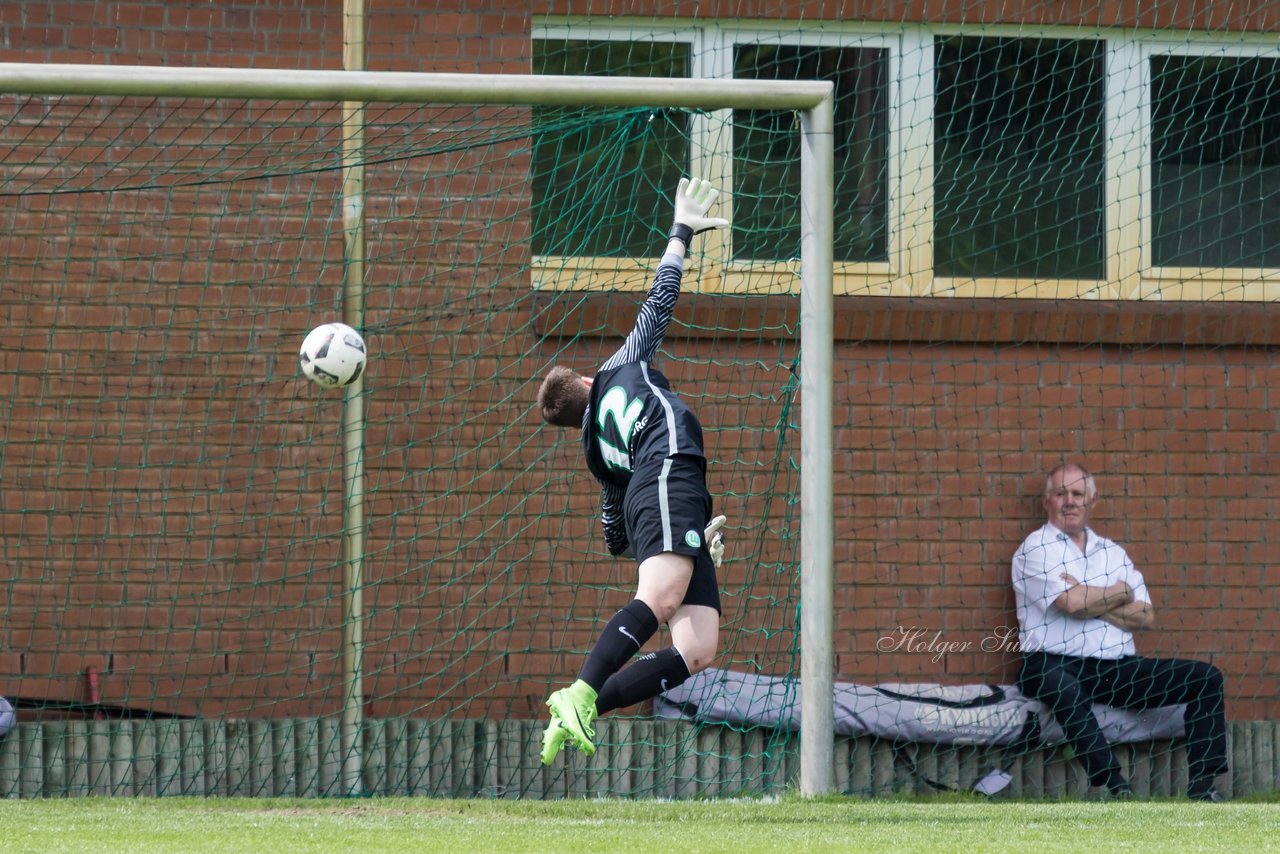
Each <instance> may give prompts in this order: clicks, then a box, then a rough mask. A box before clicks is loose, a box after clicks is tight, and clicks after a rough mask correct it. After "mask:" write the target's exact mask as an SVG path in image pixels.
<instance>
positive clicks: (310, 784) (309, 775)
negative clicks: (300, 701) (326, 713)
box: [293, 718, 322, 798]
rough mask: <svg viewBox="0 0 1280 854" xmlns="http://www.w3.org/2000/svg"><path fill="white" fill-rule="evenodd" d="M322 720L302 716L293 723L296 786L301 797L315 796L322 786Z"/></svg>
mask: <svg viewBox="0 0 1280 854" xmlns="http://www.w3.org/2000/svg"><path fill="white" fill-rule="evenodd" d="M319 737H320V721H319V720H318V719H316V718H300V719H298V720H296V721H294V724H293V773H294V788H295V790H296V791H297V794H298V797H300V798H315V797H319V796H320V794H321V793H322V789H321V788H320V738H319Z"/></svg>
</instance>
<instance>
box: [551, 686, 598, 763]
mask: <svg viewBox="0 0 1280 854" xmlns="http://www.w3.org/2000/svg"><path fill="white" fill-rule="evenodd" d="M547 708H549V709H551V715H552V717H553V718H559V719H560V726H562V727H564V729H565V730H567V731H568V733H569V738H570V739H572V740H573V743H574V744H575V745H576V746H577V748H578V749H579V750H581V751H582V752H583V753H584V754H585V755H587V756H591V755H592V754H594V753H595V752H596V746H595V744H593V741H594V740H595V737H596V731H595V730H594V729H592V728H591V722H592V721H594V720H595V719H596V692H595V690H594V689H592V687H591V686H590V685H588V684H587V683H586V682H583V681H582V680H581V679H579V680H578V681H577V682H574V683H573V684H572V685H570V686H569V687H568V688H561V689H560V690H559V691H556V692H555V693H554V694H552V695H551V696H550V697H548V698H547ZM544 744H545V736H544ZM544 755H545V747H544Z"/></svg>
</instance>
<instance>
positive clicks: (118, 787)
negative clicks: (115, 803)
mask: <svg viewBox="0 0 1280 854" xmlns="http://www.w3.org/2000/svg"><path fill="white" fill-rule="evenodd" d="M107 738H108V740H109V744H108V746H107V751H108V756H107V764H108V767H109V770H110V784H111V794H112V795H119V796H125V797H127V796H129V795H132V794H133V792H134V783H133V758H134V752H135V750H134V746H133V724H132V722H131V721H128V720H118V721H112V722H111V726H110V727H109V728H108V731H107Z"/></svg>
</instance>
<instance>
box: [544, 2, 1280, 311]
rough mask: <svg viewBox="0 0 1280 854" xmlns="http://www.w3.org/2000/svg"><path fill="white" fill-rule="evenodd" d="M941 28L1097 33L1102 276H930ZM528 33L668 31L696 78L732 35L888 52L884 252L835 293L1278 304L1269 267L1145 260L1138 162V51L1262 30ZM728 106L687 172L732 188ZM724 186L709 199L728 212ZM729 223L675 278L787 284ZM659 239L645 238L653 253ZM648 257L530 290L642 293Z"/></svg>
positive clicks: (582, 23) (1147, 85)
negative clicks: (743, 246) (686, 50)
mask: <svg viewBox="0 0 1280 854" xmlns="http://www.w3.org/2000/svg"><path fill="white" fill-rule="evenodd" d="M952 35H967V36H991V37H1008V38H1045V39H1087V40H1100V41H1102V42H1103V52H1104V57H1105V70H1104V75H1105V87H1106V88H1105V95H1104V104H1105V106H1104V115H1103V132H1104V134H1105V143H1104V145H1105V152H1104V174H1103V199H1104V201H1103V204H1104V208H1105V211H1104V217H1103V229H1104V235H1103V241H1104V244H1103V245H1104V251H1105V253H1106V257H1105V278H1104V279H1101V280H1092V279H1060V280H1059V279H1015V278H948V277H942V276H935V275H934V273H933V212H934V206H933V199H934V169H933V149H934V141H933V118H934V101H935V98H934V93H935V85H936V80H935V68H934V56H935V54H934V49H935V39H936V38H942V37H947V36H952ZM530 38H531V40H537V39H543V38H551V39H566V38H572V39H600V40H606V39H607V40H619V41H676V42H687V43H689V44H690V45H691V56H692V62H691V72H692V73H693V74H694V76H697V77H710V78H731V77H732V75H733V46H734V45H735V44H741V43H752V42H771V43H777V44H788V45H792V44H794V45H800V46H805V45H812V46H820V47H846V48H847V47H868V48H879V49H885V50H887V51H888V57H887V60H888V68H887V71H886V74H887V87H888V92H887V93H886V97H887V102H888V109H889V117H888V125H887V130H888V140H887V156H886V168H887V172H888V174H887V193H888V198H887V200H886V202H887V217H888V222H887V227H888V242H887V248H888V257H887V260H886V261H883V262H837V263H836V264H835V265H834V269H833V288H834V293H835V294H836V295H857V296H909V297H920V296H931V297H966V298H1031V299H1053V300H1060V299H1086V300H1089V299H1092V300H1115V301H1130V300H1147V301H1161V300H1175V301H1220V302H1249V301H1267V302H1270V301H1280V268H1198V267H1197V268H1188V267H1159V266H1156V265H1154V264H1153V263H1152V260H1153V259H1152V255H1153V247H1152V241H1151V237H1152V234H1153V230H1154V222H1153V215H1152V212H1151V204H1152V178H1153V171H1154V170H1153V167H1152V162H1151V154H1152V152H1151V143H1152V126H1151V100H1152V89H1151V58H1152V57H1153V56H1157V55H1179V56H1204V55H1218V56H1239V57H1244V58H1274V59H1277V60H1280V45H1277V44H1276V42H1275V39H1274V36H1269V35H1267V34H1256V33H1233V34H1231V40H1230V41H1227V40H1224V38H1223V34H1221V33H1195V32H1190V31H1188V32H1181V33H1179V34H1178V35H1177V38H1176V39H1175V38H1171V37H1170V35H1169V34H1167V33H1160V34H1150V35H1146V34H1141V33H1135V32H1133V31H1127V30H1126V31H1121V30H1113V29H1081V28H1080V27H1070V26H1045V27H1040V28H1035V29H1032V30H1028V29H1027V28H1025V27H1019V26H1009V25H985V26H984V25H963V24H942V25H918V24H907V25H904V24H902V23H893V24H873V23H860V22H854V23H845V22H833V21H826V22H821V23H818V24H809V23H806V22H799V21H795V20H781V19H779V20H775V21H733V20H730V21H726V20H719V21H692V20H691V21H688V22H686V23H681V24H678V25H674V26H671V27H670V28H664V29H655V28H654V27H653V21H652V20H638V19H630V20H628V19H625V18H619V19H614V20H611V21H609V22H608V23H607V24H605V25H601V24H600V23H599V22H598V21H595V20H588V19H581V20H578V19H573V18H547V19H545V21H544V22H543V23H536V24H535V25H534V26H533V27H532V28H531V35H530ZM732 113H733V111H732V110H723V111H716V112H714V113H712V114H711V115H710V116H695V117H694V120H693V133H692V136H693V150H692V151H691V163H692V169H693V171H694V172H695V173H697V174H701V175H705V176H706V177H708V178H709V179H711V180H713V181H715V182H717V183H718V184H719V186H721V187H732V186H733V183H732V178H733V176H732V162H733V151H732V145H733V142H732V136H733V135H732V134H731V133H724V132H723V129H724V128H727V127H731V122H732ZM731 196H732V194H731V192H729V191H726V192H725V194H724V195H723V196H722V204H723V205H724V211H725V216H727V217H730V218H732V205H733V199H732V197H731ZM729 239H730V235H729V233H728V230H719V231H714V232H708V233H707V234H706V235H704V236H703V238H702V241H703V242H702V244H701V246H700V248H699V250H698V251H697V252H696V253H694V255H692V256H691V258H690V262H689V270H690V272H691V275H690V276H689V277H688V278H687V281H688V282H691V283H692V282H697V285H694V287H699V288H701V290H703V291H704V292H719V293H739V294H760V295H763V294H785V293H791V294H795V293H798V292H799V289H800V284H799V275H800V269H799V262H798V260H797V261H794V262H792V261H784V262H776V261H750V260H733V259H732V255H731V253H730V251H729V250H730V246H729V245H728V240H729ZM657 248H658V247H655V250H656V249H657ZM656 262H657V257H656V256H654V257H652V258H640V259H623V258H565V257H541V256H537V257H534V258H533V276H532V278H533V285H534V287H535V288H548V289H557V290H606V289H607V290H644V289H645V288H647V287H648V284H649V279H650V276H651V273H652V269H653V267H654V266H655V265H656Z"/></svg>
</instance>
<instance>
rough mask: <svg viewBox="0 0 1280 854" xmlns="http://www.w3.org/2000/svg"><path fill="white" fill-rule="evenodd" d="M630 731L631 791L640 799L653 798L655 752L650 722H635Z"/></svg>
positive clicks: (655, 767)
mask: <svg viewBox="0 0 1280 854" xmlns="http://www.w3.org/2000/svg"><path fill="white" fill-rule="evenodd" d="M630 729H631V734H630V738H631V768H632V772H631V791H632V792H634V793H635V794H637V795H640V796H642V797H653V795H654V789H655V787H656V785H657V751H656V750H655V748H654V728H653V722H652V721H646V720H635V721H631V722H630Z"/></svg>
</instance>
